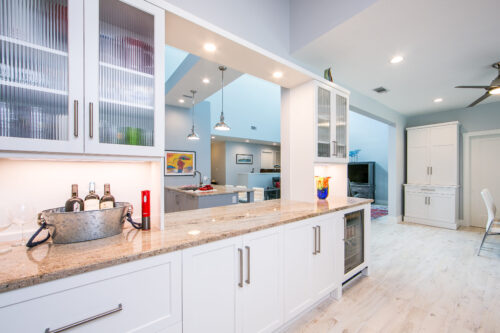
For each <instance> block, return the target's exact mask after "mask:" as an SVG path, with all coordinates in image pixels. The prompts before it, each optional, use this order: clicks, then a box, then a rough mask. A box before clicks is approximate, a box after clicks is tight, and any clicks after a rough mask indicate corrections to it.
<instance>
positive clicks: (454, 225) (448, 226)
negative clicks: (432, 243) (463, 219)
mask: <svg viewBox="0 0 500 333" xmlns="http://www.w3.org/2000/svg"><path fill="white" fill-rule="evenodd" d="M403 220H404V222H411V223H418V224H425V225H429V226H431V227H439V228H445V229H451V230H457V228H458V225H457V223H450V222H442V221H434V220H428V219H422V218H418V217H411V216H404V218H403Z"/></svg>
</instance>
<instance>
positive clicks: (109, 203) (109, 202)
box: [99, 184, 115, 209]
mask: <svg viewBox="0 0 500 333" xmlns="http://www.w3.org/2000/svg"><path fill="white" fill-rule="evenodd" d="M114 206H115V197H113V196H112V195H111V190H110V186H109V184H104V195H103V196H102V198H101V201H100V202H99V208H100V209H108V208H113V207H114Z"/></svg>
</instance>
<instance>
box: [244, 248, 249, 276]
mask: <svg viewBox="0 0 500 333" xmlns="http://www.w3.org/2000/svg"><path fill="white" fill-rule="evenodd" d="M245 249H246V250H247V279H246V280H245V283H246V284H250V246H245Z"/></svg>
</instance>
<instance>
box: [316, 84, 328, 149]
mask: <svg viewBox="0 0 500 333" xmlns="http://www.w3.org/2000/svg"><path fill="white" fill-rule="evenodd" d="M331 122H332V119H331V93H330V91H329V90H327V89H323V88H321V87H318V110H317V127H318V128H317V133H318V138H317V139H318V148H317V149H318V157H329V156H330V149H331V146H330V144H331V130H332V127H331V126H332V124H331Z"/></svg>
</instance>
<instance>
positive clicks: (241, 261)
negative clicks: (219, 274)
mask: <svg viewBox="0 0 500 333" xmlns="http://www.w3.org/2000/svg"><path fill="white" fill-rule="evenodd" d="M238 254H239V255H240V282H238V287H240V288H243V250H242V249H238Z"/></svg>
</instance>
